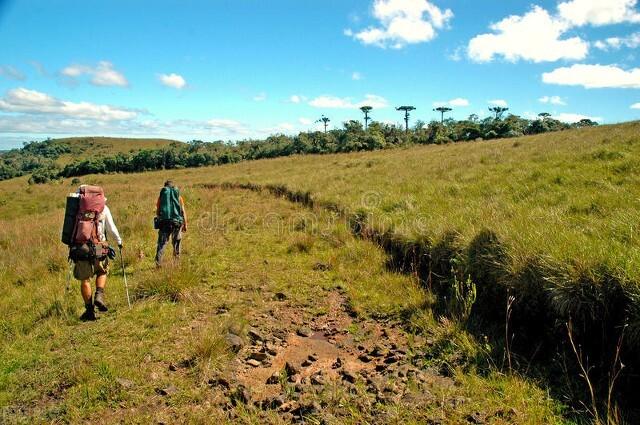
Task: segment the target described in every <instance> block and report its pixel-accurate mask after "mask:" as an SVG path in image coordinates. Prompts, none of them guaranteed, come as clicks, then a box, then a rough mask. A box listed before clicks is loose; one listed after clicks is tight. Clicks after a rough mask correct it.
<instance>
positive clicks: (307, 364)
mask: <svg viewBox="0 0 640 425" xmlns="http://www.w3.org/2000/svg"><path fill="white" fill-rule="evenodd" d="M312 364H313V362H312V361H311V360H309V359H307V360H305V361H303V362H302V365H301V366H302V367H309V366H311V365H312Z"/></svg>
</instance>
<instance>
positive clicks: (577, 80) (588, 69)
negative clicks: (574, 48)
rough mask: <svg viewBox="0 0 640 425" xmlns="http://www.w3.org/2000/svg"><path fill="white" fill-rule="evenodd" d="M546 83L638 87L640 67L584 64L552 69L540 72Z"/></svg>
mask: <svg viewBox="0 0 640 425" xmlns="http://www.w3.org/2000/svg"><path fill="white" fill-rule="evenodd" d="M542 81H543V82H545V83H547V84H558V85H564V86H582V87H585V88H588V89H593V88H636V89H637V88H640V68H634V69H630V70H628V71H627V70H624V69H622V68H620V67H618V66H616V65H584V64H576V65H572V66H570V67H562V68H557V69H554V70H553V71H551V72H545V73H544V74H542Z"/></svg>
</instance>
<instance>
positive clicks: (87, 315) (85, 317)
mask: <svg viewBox="0 0 640 425" xmlns="http://www.w3.org/2000/svg"><path fill="white" fill-rule="evenodd" d="M84 308H85V310H84V313H82V316H80V320H82V321H83V322H92V321H94V320H96V312H95V311H94V310H93V304H87V305H85V306H84Z"/></svg>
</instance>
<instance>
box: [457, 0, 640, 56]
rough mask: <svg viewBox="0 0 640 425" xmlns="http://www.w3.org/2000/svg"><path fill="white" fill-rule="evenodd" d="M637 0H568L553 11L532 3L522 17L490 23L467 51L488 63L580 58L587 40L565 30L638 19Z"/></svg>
mask: <svg viewBox="0 0 640 425" xmlns="http://www.w3.org/2000/svg"><path fill="white" fill-rule="evenodd" d="M637 1H638V0H607V1H602V0H569V1H564V2H561V3H560V4H558V7H557V13H555V14H552V13H550V12H549V11H548V10H546V9H544V8H542V7H540V6H537V5H534V6H533V7H532V9H531V10H530V11H529V12H527V13H525V14H524V15H522V16H520V15H513V16H509V17H506V18H504V19H503V20H501V21H499V22H498V23H495V24H493V25H491V26H490V29H491V30H492V31H493V32H492V33H487V34H480V35H478V36H476V37H474V38H472V39H471V40H470V41H469V44H468V46H467V54H468V56H469V58H470V59H471V60H473V61H476V62H489V61H492V60H493V59H494V58H496V57H503V58H504V59H506V60H507V61H511V62H516V61H518V60H526V61H532V62H554V61H558V60H561V59H565V60H581V59H584V58H585V57H586V56H587V54H588V52H589V43H588V42H587V41H586V40H583V39H582V38H580V37H578V36H573V37H570V36H568V35H567V33H568V32H569V31H570V30H572V29H574V28H578V27H582V26H585V25H592V26H602V25H611V24H619V23H623V22H631V23H634V22H640V14H638V12H637V11H636V10H635V6H636V4H637ZM613 42H615V41H613ZM595 45H596V47H600V48H603V47H604V46H606V45H607V42H606V41H600V42H596V44H595Z"/></svg>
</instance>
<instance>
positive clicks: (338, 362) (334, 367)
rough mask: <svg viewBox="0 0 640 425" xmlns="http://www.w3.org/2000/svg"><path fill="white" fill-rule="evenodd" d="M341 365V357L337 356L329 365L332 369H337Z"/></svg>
mask: <svg viewBox="0 0 640 425" xmlns="http://www.w3.org/2000/svg"><path fill="white" fill-rule="evenodd" d="M341 367H342V359H341V358H340V357H338V358H337V359H336V361H335V362H333V364H332V365H331V368H332V369H339V368H341Z"/></svg>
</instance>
